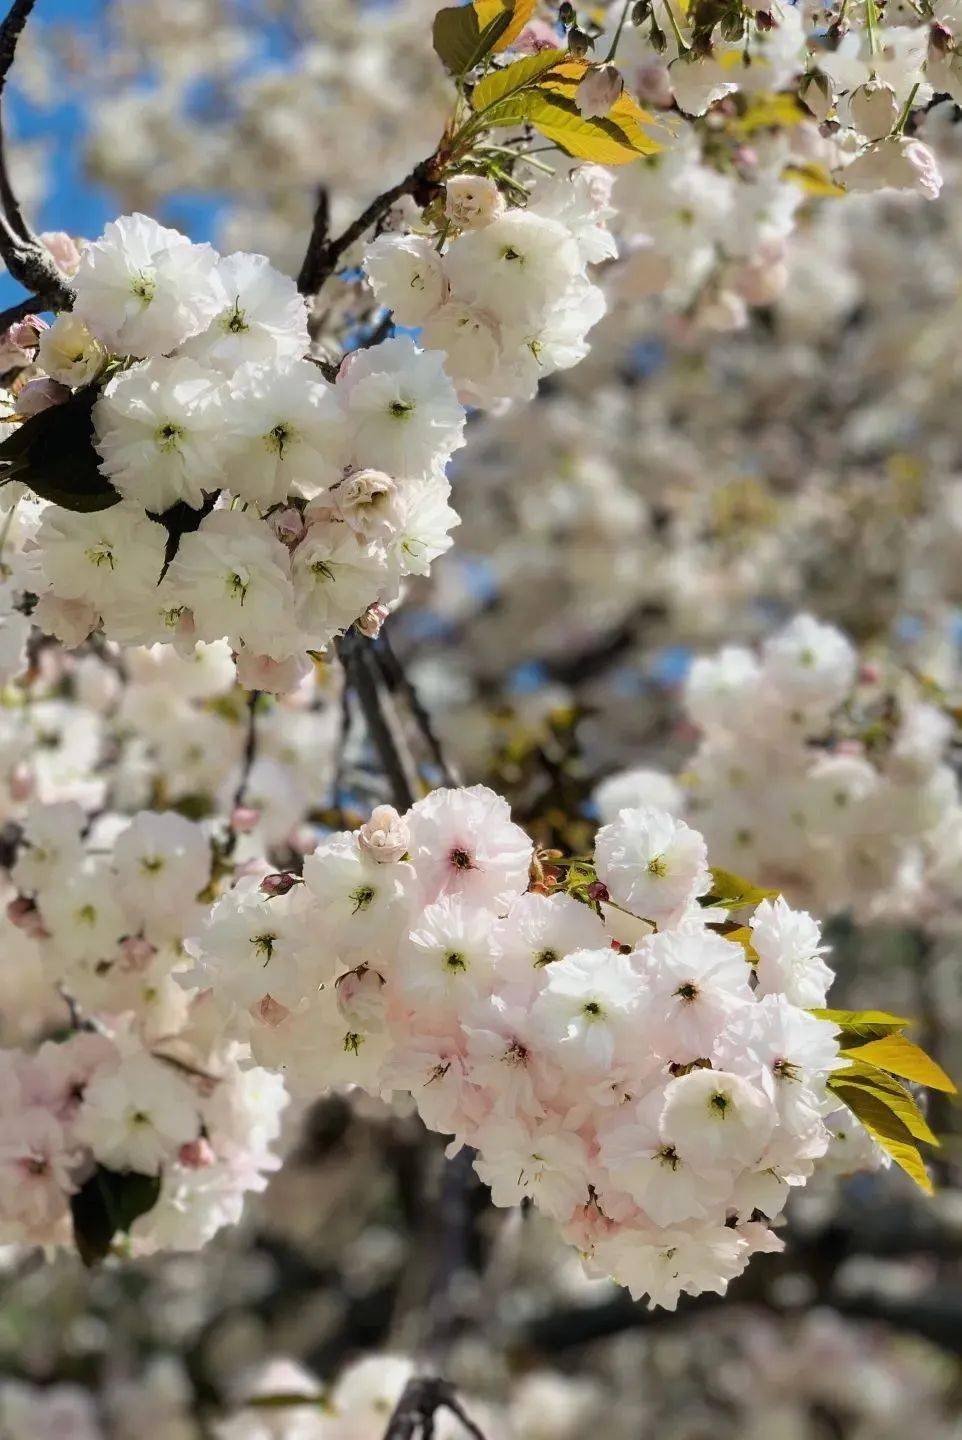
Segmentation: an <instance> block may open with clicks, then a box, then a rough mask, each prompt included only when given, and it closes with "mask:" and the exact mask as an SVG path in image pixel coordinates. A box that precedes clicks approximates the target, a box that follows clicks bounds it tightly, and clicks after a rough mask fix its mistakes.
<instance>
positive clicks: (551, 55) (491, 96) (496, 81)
mask: <svg viewBox="0 0 962 1440" xmlns="http://www.w3.org/2000/svg"><path fill="white" fill-rule="evenodd" d="M568 58H569V57H568V54H567V52H566V51H564V50H542V51H541V52H540V53H539V54H537V55H528V56H526V57H525V59H524V60H516V61H515V62H514V64H513V65H507V66H505V68H504V69H503V70H492V71H491V73H490V75H486V76H485V77H484V79H483V80H479V81H478V83H477V85H475V87H474V91H473V93H472V96H471V104H472V106H473V107H474V109H475V111H478V110H485V109H487V107H488V106H489V105H494V104H495V103H496V102H497V101H499V100H505V99H507V97H508V96H509V95H516V94H517V93H518V92H519V91H521V90H525V89H527V88H528V86H531V85H534V84H536V83H537V81H538V80H540V79H541V78H542V76H544V75H545V74H546V73H547V71H549V70H551V69H553V68H554V66H555V65H561V64H563V63H564V61H565V60H567V59H568ZM579 63H580V64H581V65H582V66H583V71H582V73H583V72H584V70H587V68H588V66H587V64H586V62H585V61H581V62H579Z"/></svg>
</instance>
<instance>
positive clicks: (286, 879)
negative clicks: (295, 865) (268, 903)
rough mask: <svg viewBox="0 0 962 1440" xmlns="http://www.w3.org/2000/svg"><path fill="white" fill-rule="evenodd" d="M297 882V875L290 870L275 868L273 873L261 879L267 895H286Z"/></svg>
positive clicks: (262, 887)
mask: <svg viewBox="0 0 962 1440" xmlns="http://www.w3.org/2000/svg"><path fill="white" fill-rule="evenodd" d="M296 884H297V876H296V875H294V874H292V872H291V871H290V870H275V871H274V872H273V873H272V874H271V875H265V876H264V878H263V880H262V881H261V889H262V890H263V892H264V894H265V895H286V894H287V892H288V890H292V889H293V888H294V886H295V885H296Z"/></svg>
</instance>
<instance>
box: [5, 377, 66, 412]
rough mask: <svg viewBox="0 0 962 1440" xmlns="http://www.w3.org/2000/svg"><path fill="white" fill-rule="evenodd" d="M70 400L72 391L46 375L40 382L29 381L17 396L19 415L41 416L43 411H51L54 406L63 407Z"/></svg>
mask: <svg viewBox="0 0 962 1440" xmlns="http://www.w3.org/2000/svg"><path fill="white" fill-rule="evenodd" d="M69 399H70V391H69V390H68V389H67V387H66V385H61V384H60V383H59V381H57V380H51V379H50V378H49V376H46V375H45V376H43V377H42V378H41V379H38V380H28V381H27V383H26V385H24V387H23V389H22V390H21V391H20V393H19V394H18V396H17V414H18V415H24V416H30V415H39V414H40V412H41V410H51V409H53V407H54V405H62V404H63V402H64V401H65V400H69Z"/></svg>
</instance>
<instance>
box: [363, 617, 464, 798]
mask: <svg viewBox="0 0 962 1440" xmlns="http://www.w3.org/2000/svg"><path fill="white" fill-rule="evenodd" d="M374 653H375V656H376V657H377V661H378V664H379V665H380V666H381V669H382V672H383V674H384V677H385V679H386V680H387V683H388V684H389V685H390V687H391V689H392V690H397V691H400V693H401V695H402V696H403V697H404V700H405V702H406V704H407V707H408V709H409V710H410V712H411V717H412V719H413V720H414V723H415V725H416V726H417V728H418V730H419V732H420V734H421V736H422V737H423V739H424V742H425V744H426V745H427V747H428V751H429V753H430V755H431V759H432V760H433V761H434V763H435V765H436V766H437V767H438V770H439V771H440V772H441V780H442V782H443V783H444V784H445V785H449V786H457V785H460V784H461V779H460V777H459V775H458V773H457V770H456V768H455V767H454V765H452V764H451V762H450V761H449V760H448V758H447V756H446V754H445V753H444V746H443V745H442V744H441V741H440V739H439V737H438V734H437V731H436V730H435V728H434V722H433V721H432V719H431V716H430V715H429V713H428V711H427V709H426V708H425V705H424V702H423V700H422V699H421V697H420V695H419V694H418V692H417V689H416V687H415V686H414V684H413V683H412V681H411V680H410V678H409V677H408V674H407V671H406V670H405V669H404V666H403V665H402V664H401V661H400V660H399V659H398V657H397V654H396V653H395V650H394V647H393V645H392V644H391V641H390V638H389V636H388V633H387V628H386V627H385V629H383V630H382V631H381V633H380V635H379V636H378V639H377V641H376V642H375V645H374Z"/></svg>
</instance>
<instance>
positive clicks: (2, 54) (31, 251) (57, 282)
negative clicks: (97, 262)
mask: <svg viewBox="0 0 962 1440" xmlns="http://www.w3.org/2000/svg"><path fill="white" fill-rule="evenodd" d="M35 4H36V0H13V4H12V5H11V6H10V9H9V10H8V11H7V15H6V18H5V19H4V21H3V23H2V25H0V97H2V94H3V89H4V86H5V85H6V82H7V76H8V74H9V72H10V68H11V66H12V65H13V61H14V56H15V55H16V53H17V41H18V40H19V39H20V36H21V35H22V33H23V29H24V26H25V25H26V23H27V20H28V19H29V17H30V12H31V11H32V10H33V7H34V5H35ZM0 256H2V257H3V259H4V261H5V262H6V266H7V269H8V270H9V271H10V274H11V275H12V276H13V278H14V280H17V281H19V283H20V284H21V285H23V286H24V287H25V288H26V289H28V290H32V291H34V292H35V294H36V295H37V297H38V303H39V302H40V301H42V302H44V303H42V304H39V308H40V309H57V310H69V309H70V308H71V307H72V305H73V302H74V292H73V290H72V289H71V288H70V286H69V285H68V284H67V283H66V281H65V280H64V277H63V275H61V273H60V271H59V270H58V269H57V267H56V265H55V264H54V262H53V257H52V256H51V255H50V253H49V251H48V250H47V249H46V247H45V246H44V244H43V242H42V241H41V240H40V239H38V237H37V236H36V235H35V234H34V233H33V231H32V230H31V229H30V226H29V225H28V224H27V222H26V220H25V219H24V216H23V211H22V210H21V208H20V202H19V200H18V199H17V197H16V195H15V194H14V190H13V185H12V184H11V181H10V172H9V168H8V166H7V154H6V146H5V144H4V136H3V119H2V114H0ZM8 323H12V322H8Z"/></svg>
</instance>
